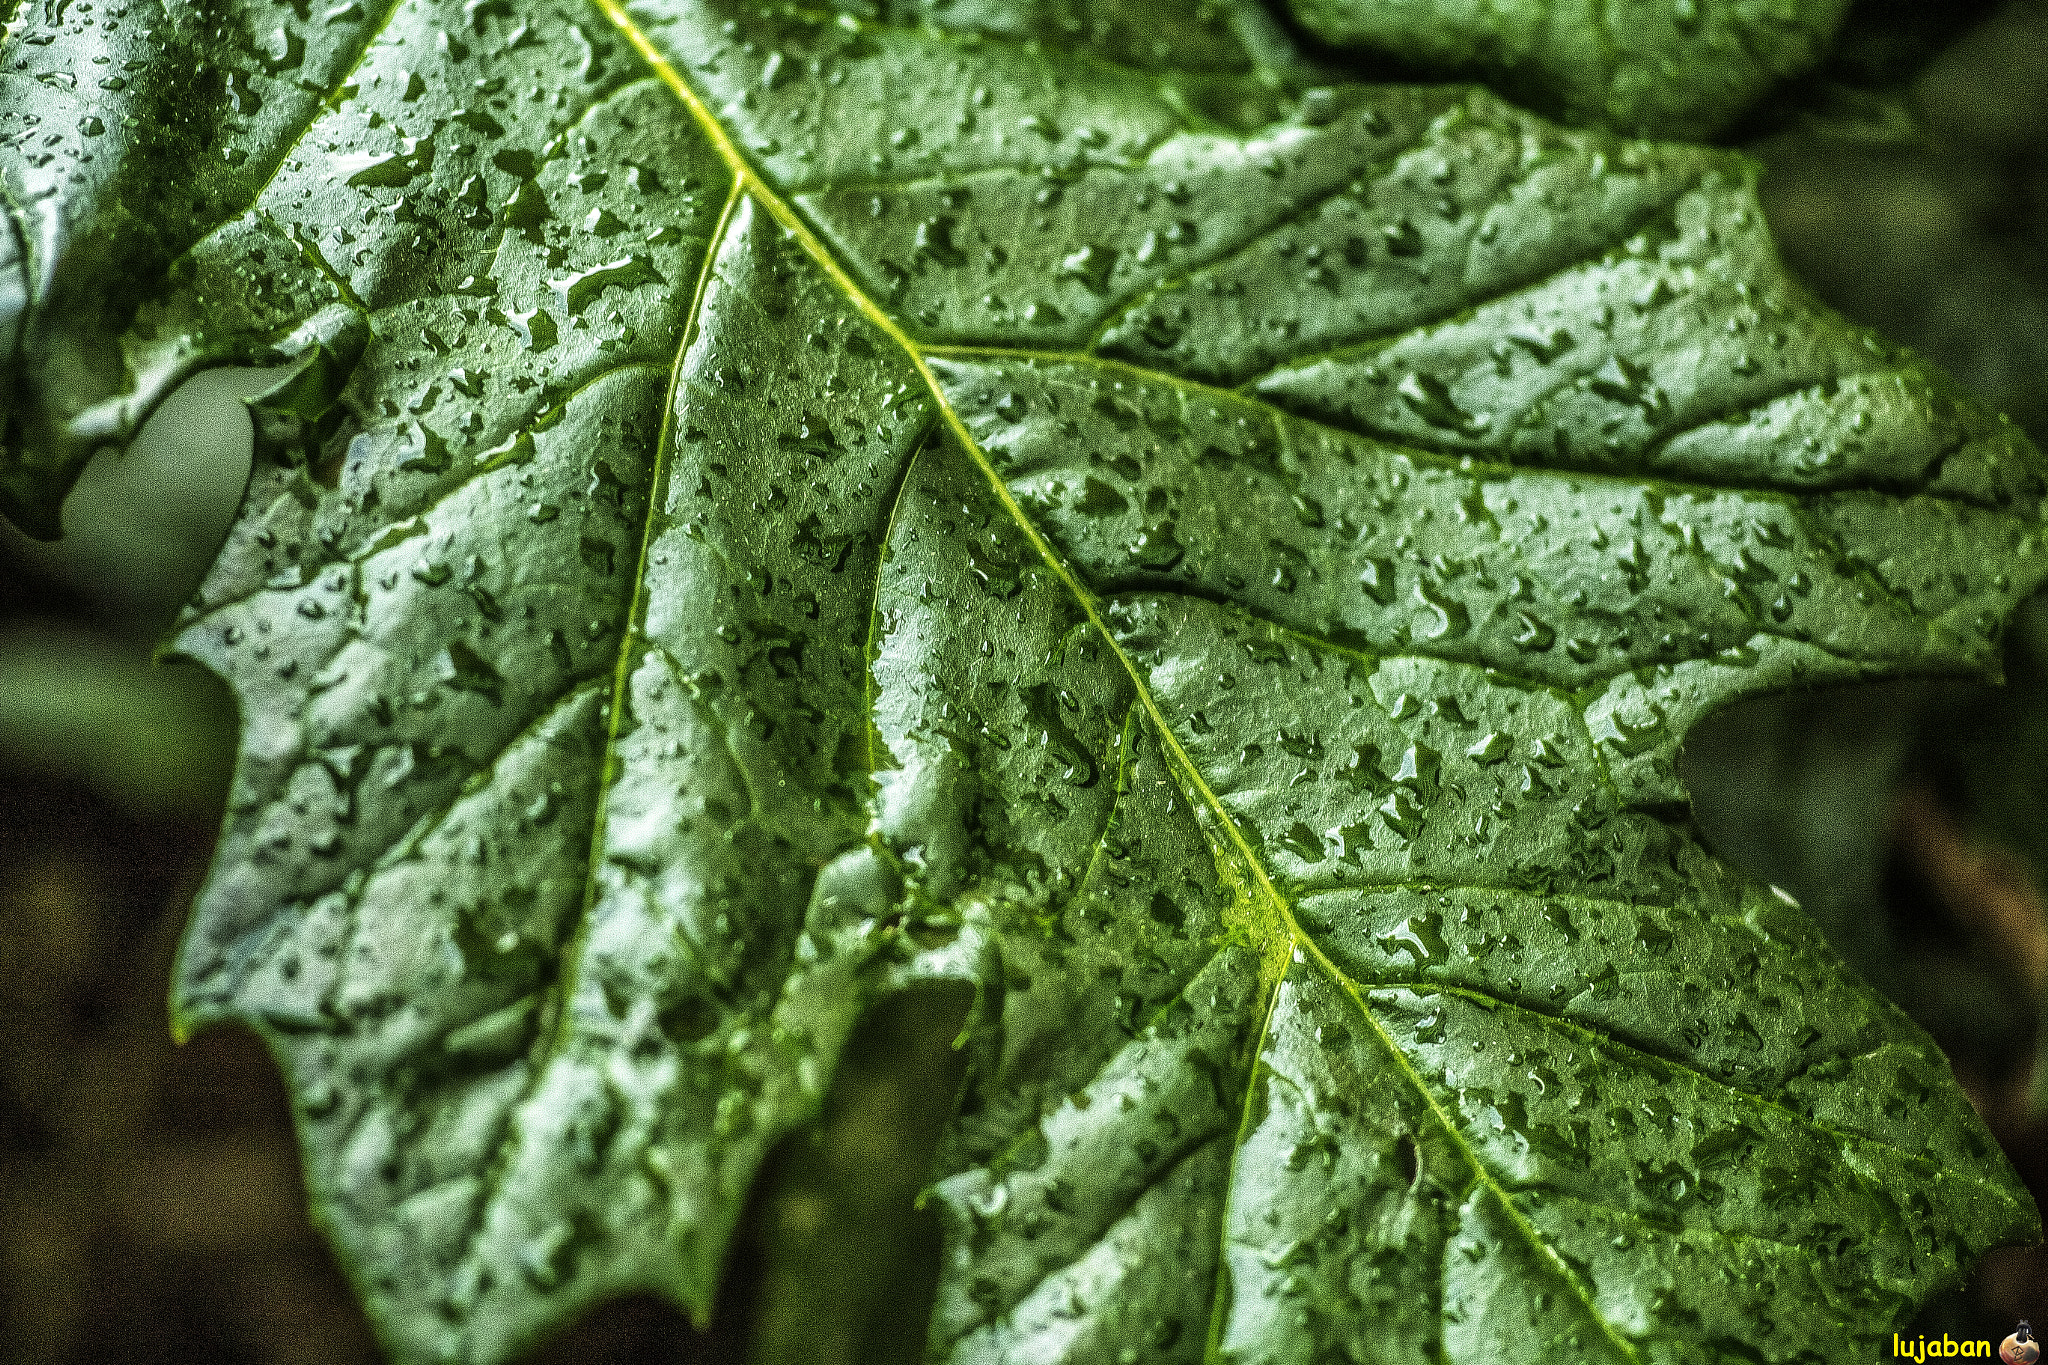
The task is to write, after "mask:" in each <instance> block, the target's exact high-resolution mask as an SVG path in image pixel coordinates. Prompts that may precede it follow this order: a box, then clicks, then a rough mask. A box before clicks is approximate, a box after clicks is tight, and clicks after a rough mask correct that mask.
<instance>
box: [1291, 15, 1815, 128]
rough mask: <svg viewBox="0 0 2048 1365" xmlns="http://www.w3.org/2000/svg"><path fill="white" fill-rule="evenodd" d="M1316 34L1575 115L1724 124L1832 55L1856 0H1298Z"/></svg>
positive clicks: (1608, 122) (1608, 123)
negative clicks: (1551, 0) (1548, 0)
mask: <svg viewBox="0 0 2048 1365" xmlns="http://www.w3.org/2000/svg"><path fill="white" fill-rule="evenodd" d="M1286 3H1287V8H1288V10H1289V11H1290V12H1291V13H1292V14H1293V15H1294V17H1295V18H1296V19H1297V20H1299V21H1300V22H1301V24H1302V25H1303V26H1304V27H1305V28H1307V29H1308V30H1309V31H1310V32H1311V33H1313V34H1314V35H1315V36H1316V37H1318V38H1320V39H1322V40H1323V41H1325V42H1328V43H1334V44H1336V45H1337V46H1338V47H1340V48H1346V49H1351V50H1353V51H1360V52H1370V53H1385V54H1390V55H1392V56H1395V57H1399V58H1402V59H1403V60H1406V61H1409V62H1413V63H1415V64H1417V65H1419V66H1421V67H1423V68H1425V69H1428V70H1434V71H1443V72H1450V73H1454V74H1458V75H1465V76H1481V77H1484V78H1486V79H1487V80H1489V81H1492V82H1495V83H1496V84H1497V85H1499V86H1500V88H1502V89H1503V90H1505V91H1507V92H1509V93H1511V94H1513V95H1516V96H1518V97H1520V98H1522V99H1525V100H1527V101H1528V102H1529V103H1531V104H1532V105H1534V106H1536V107H1537V108H1540V109H1545V110H1550V111H1553V112H1556V113H1558V114H1561V115H1562V116H1563V117H1565V118H1566V119H1567V120H1569V121H1571V122H1574V123H1585V124H1591V125H1596V126H1604V127H1608V128H1614V129H1617V130H1619V131H1621V132H1626V133H1636V134H1639V135H1642V136H1648V137H1686V138H1704V137H1710V136H1712V135H1713V134H1714V133H1716V132H1719V131H1720V130H1721V129H1722V128H1724V127H1725V126H1727V125H1728V124H1729V123H1730V122H1732V121H1733V120H1734V119H1735V117H1736V116H1737V115H1739V114H1741V113H1742V112H1743V111H1744V110H1746V109H1748V108H1749V107H1750V106H1751V105H1752V104H1754V103H1756V102H1757V100H1758V99H1759V98H1761V97H1762V96H1763V95H1764V94H1765V93H1766V92H1768V91H1769V90H1770V89H1771V87H1772V86H1774V85H1776V84H1778V83H1779V82H1780V81H1783V80H1785V79H1787V78H1788V77H1792V76H1797V75H1799V74H1800V73H1802V72H1804V71H1806V70H1807V69H1808V68H1810V67H1812V66H1813V65H1814V64H1815V63H1817V62H1818V61H1819V60H1820V59H1821V57H1822V56H1823V55H1825V54H1826V52H1827V48H1828V43H1829V42H1830V40H1831V39H1833V37H1834V36H1835V30H1836V29H1838V28H1839V27H1841V23H1842V19H1843V16H1844V15H1846V14H1847V13H1848V10H1849V0H1570V3H1565V4H1537V3H1533V0H1516V3H1507V4H1503V3H1499V2H1498V0H1422V3H1415V2H1414V0H1403V2H1402V3H1396V4H1387V3H1384V2H1383V0H1286Z"/></svg>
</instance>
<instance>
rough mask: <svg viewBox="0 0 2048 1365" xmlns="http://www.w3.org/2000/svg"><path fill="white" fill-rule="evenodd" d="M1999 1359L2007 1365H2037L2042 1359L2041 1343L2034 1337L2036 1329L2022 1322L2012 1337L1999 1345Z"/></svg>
mask: <svg viewBox="0 0 2048 1365" xmlns="http://www.w3.org/2000/svg"><path fill="white" fill-rule="evenodd" d="M1998 1358H1999V1359H2000V1360H2002V1361H2004V1362H2005V1365H2037V1362H2038V1361H2039V1360H2040V1359H2041V1341H2040V1338H2038V1337H2036V1336H2035V1335H2034V1329H2033V1328H2032V1327H2029V1326H2028V1325H2027V1324H2026V1323H2024V1322H2022V1323H2021V1324H2020V1325H2019V1328H2018V1330H2016V1331H2015V1332H2014V1333H2013V1334H2012V1335H2011V1336H2009V1337H2007V1338H2006V1339H2005V1340H2004V1341H2002V1342H2000V1343H1999V1345H1998Z"/></svg>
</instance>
